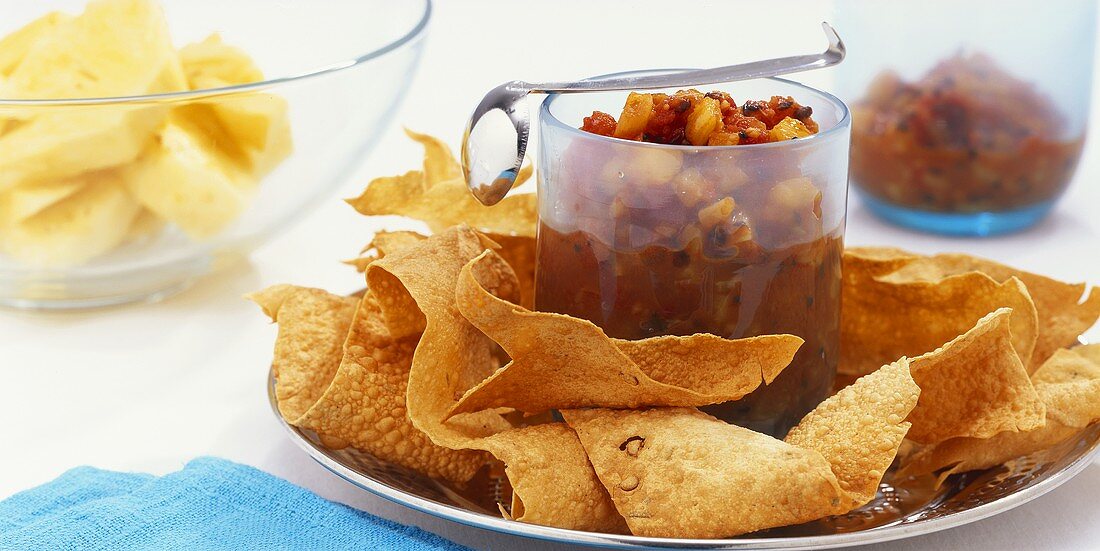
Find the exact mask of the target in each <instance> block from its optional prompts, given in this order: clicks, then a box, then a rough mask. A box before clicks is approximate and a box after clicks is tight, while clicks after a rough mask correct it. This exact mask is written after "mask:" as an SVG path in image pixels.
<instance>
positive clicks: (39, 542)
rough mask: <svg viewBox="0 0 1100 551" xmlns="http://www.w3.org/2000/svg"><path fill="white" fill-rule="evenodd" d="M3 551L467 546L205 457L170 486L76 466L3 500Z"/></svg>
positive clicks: (169, 480)
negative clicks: (55, 477) (36, 550)
mask: <svg viewBox="0 0 1100 551" xmlns="http://www.w3.org/2000/svg"><path fill="white" fill-rule="evenodd" d="M0 549H4V550H7V549H19V550H23V549H51V550H53V549H57V550H62V549H80V550H93V549H111V550H115V549H393V550H398V551H405V550H425V549H427V550H440V551H453V550H461V549H465V548H464V547H462V546H460V545H458V544H456V543H453V542H451V541H448V540H445V539H443V538H440V537H438V536H435V535H433V534H430V533H428V532H425V531H423V530H421V529H419V528H415V527H411V526H402V525H400V524H396V523H393V522H390V521H388V520H385V519H381V518H378V517H376V516H373V515H370V514H368V513H364V512H362V511H357V510H355V509H352V508H350V507H347V506H345V505H341V504H339V503H334V502H331V501H327V500H325V499H322V498H321V497H319V496H317V495H316V494H313V493H311V492H309V491H307V490H304V489H302V488H299V487H297V486H295V485H293V484H291V483H289V482H287V481H285V480H281V479H279V478H275V477H273V476H271V475H269V474H267V473H264V472H261V471H258V470H256V469H254V468H252V467H247V466H245V465H239V464H236V463H232V462H230V461H225V460H222V459H215V458H209V457H203V458H199V459H195V460H193V461H191V462H190V463H188V464H187V466H186V467H184V469H183V470H181V471H178V472H175V473H171V474H168V475H165V476H162V477H159V478H158V477H153V476H150V475H146V474H134V473H116V472H111V471H103V470H99V469H94V468H91V467H78V468H75V469H72V470H70V471H68V472H66V473H65V474H63V475H61V476H60V477H58V478H57V479H56V480H54V481H53V482H49V483H47V484H44V485H42V486H39V487H37V488H32V489H30V490H27V491H25V492H22V493H19V494H16V495H14V496H11V497H9V498H8V499H6V500H4V501H0Z"/></svg>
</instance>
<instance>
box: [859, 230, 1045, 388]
mask: <svg viewBox="0 0 1100 551" xmlns="http://www.w3.org/2000/svg"><path fill="white" fill-rule="evenodd" d="M898 254H900V253H898ZM908 262H912V259H910V258H908V257H900V259H899V257H897V256H894V257H891V259H889V260H880V259H873V258H870V257H868V256H860V255H858V254H852V253H849V252H845V255H844V270H843V272H842V273H843V275H842V278H843V283H842V284H843V289H842V293H843V297H844V307H843V308H841V313H840V363H839V366H838V371H839V372H840V373H843V374H847V375H862V374H866V373H869V372H871V371H874V370H875V369H878V367H879V366H881V365H884V364H887V363H890V362H892V361H894V360H896V359H898V358H900V357H902V356H908V357H915V356H919V355H921V354H924V353H927V352H931V351H933V350H935V349H937V348H939V347H940V346H941V345H942V344H943V343H945V342H948V341H951V340H952V339H954V338H955V337H957V336H959V335H961V334H963V333H965V332H966V331H968V330H969V329H970V328H972V327H974V324H975V323H977V322H978V320H979V319H981V318H982V317H984V316H985V315H986V314H988V313H990V312H992V311H994V310H996V309H998V308H1002V307H1007V308H1012V310H1013V312H1012V317H1011V321H1010V325H1011V331H1012V338H1013V340H1012V343H1013V348H1015V350H1016V353H1017V355H1019V356H1020V360H1021V362H1023V363H1024V365H1027V363H1028V361H1029V360H1030V358H1031V354H1032V350H1033V349H1034V347H1035V335H1036V333H1037V323H1038V321H1037V318H1036V314H1035V305H1034V304H1033V303H1032V302H1031V298H1030V297H1029V296H1028V293H1027V289H1026V288H1025V287H1024V285H1023V283H1021V282H1020V281H1019V280H1018V279H1015V278H1010V279H1009V280H1008V281H1005V282H1004V283H997V282H996V281H994V280H993V279H992V278H990V277H989V276H987V275H985V274H981V273H977V272H969V273H965V274H958V275H953V276H950V277H947V278H944V279H942V280H939V281H936V282H926V281H914V282H906V283H899V282H890V281H881V280H880V276H882V275H883V274H888V273H889V272H890V271H891V270H893V269H896V267H897V266H899V265H905V264H906V263H908Z"/></svg>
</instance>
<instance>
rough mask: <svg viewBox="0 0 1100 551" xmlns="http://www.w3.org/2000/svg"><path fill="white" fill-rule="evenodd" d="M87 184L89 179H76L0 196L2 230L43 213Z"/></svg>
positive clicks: (13, 191) (0, 223) (10, 191)
mask: <svg viewBox="0 0 1100 551" xmlns="http://www.w3.org/2000/svg"><path fill="white" fill-rule="evenodd" d="M87 182H88V178H87V177H76V178H72V179H69V180H61V181H59V182H50V183H47V184H39V185H33V186H19V187H16V188H12V189H10V190H8V191H7V192H5V193H3V194H0V228H3V227H7V226H10V225H12V224H15V223H18V222H21V221H23V220H26V219H27V218H30V217H32V216H34V215H36V214H38V213H39V212H42V211H43V210H45V209H46V208H48V207H50V206H51V205H53V204H55V203H57V202H59V201H61V200H63V199H65V198H66V197H69V196H71V195H73V194H75V193H76V192H78V191H80V190H81V189H83V188H84V185H85V184H86V183H87Z"/></svg>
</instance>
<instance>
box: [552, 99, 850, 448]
mask: <svg viewBox="0 0 1100 551" xmlns="http://www.w3.org/2000/svg"><path fill="white" fill-rule="evenodd" d="M700 90H701V91H703V92H706V91H709V90H724V91H727V92H729V93H730V94H731V95H732V96H733V98H734V99H735V100H736V101H738V104H740V102H742V101H743V100H746V99H763V100H767V99H768V98H770V97H771V96H773V95H779V96H792V97H793V98H794V99H795V100H796V101H798V102H799V103H802V104H803V105H809V106H810V107H812V108H813V117H814V120H816V121H817V122H818V124H819V125H820V131H819V133H818V134H817V135H814V136H812V137H810V138H804V139H799V140H791V141H786V142H776V143H768V144H758V145H742V146H708V147H694V146H672V145H658V144H651V143H643V142H632V141H626V140H618V139H614V138H608V137H604V136H599V135H596V134H591V133H587V132H584V131H582V130H580V129H579V127H580V125H581V123H582V119H583V117H585V116H588V115H590V114H591V113H592V111H593V110H600V111H604V112H609V113H618V112H619V110H620V109H621V107H622V105H623V103H624V101H625V99H626V96H627V92H603V93H586V94H574V95H551V96H550V97H549V98H547V100H546V101H545V102H544V103H543V106H542V109H541V111H540V121H539V161H538V167H539V171H538V193H539V217H540V226H539V234H538V255H537V259H538V262H537V270H536V289H535V306H536V309H538V310H543V311H551V312H558V313H564V314H569V315H572V316H576V317H579V318H584V319H588V320H590V321H592V322H593V323H595V324H596V325H598V326H600V327H601V328H603V329H604V331H605V332H606V333H607V334H608V335H609V336H611V337H615V338H622V339H639V338H646V337H652V336H658V335H669V334H672V335H690V334H694V333H712V334H716V335H719V336H722V337H728V338H740V337H749V336H755V335H762V334H776V333H791V334H795V335H798V336H800V337H802V338H803V339H805V341H806V343H805V344H804V345H803V346H802V348H801V349H800V350H799V352H798V353H797V355H796V357H795V359H794V361H793V362H792V364H791V365H790V366H789V367H787V369H786V370H784V371H783V372H782V373H781V374H780V375H779V377H778V378H777V379H776V380H775V381H774V382H773V383H772V384H770V385H768V386H766V387H762V388H761V389H759V390H757V391H756V392H754V393H753V394H752V395H751V396H749V397H747V398H746V399H744V400H741V401H738V402H735V403H729V404H720V405H718V406H712V407H711V408H710V410H709V411H710V412H711V413H713V414H715V415H717V416H719V417H721V418H723V419H726V420H728V421H731V422H736V423H738V424H740V425H743V426H746V427H749V428H752V429H754V430H759V431H762V432H766V433H770V434H773V435H777V436H782V435H783V434H784V433H786V431H787V430H788V429H789V428H790V427H791V426H793V425H794V424H795V423H797V422H798V420H800V419H801V418H802V416H803V415H805V414H806V413H807V412H808V411H809V410H810V409H812V408H813V407H814V406H815V405H817V404H818V403H819V402H820V401H821V400H823V399H824V398H825V397H827V396H828V395H829V392H830V390H831V388H832V384H833V379H834V378H835V373H836V362H837V358H838V356H837V349H838V344H839V343H838V341H839V316H840V259H841V251H842V243H843V235H844V218H845V202H846V199H847V184H848V140H849V126H850V125H849V121H850V117H849V115H848V110H847V108H846V107H845V106H844V104H843V103H842V102H841V101H840V100H838V99H837V98H835V97H833V96H831V95H829V94H827V93H824V92H821V91H818V90H814V89H812V88H808V87H805V86H803V85H800V84H797V83H794V82H790V81H786V80H780V79H763V80H756V81H747V82H737V83H727V84H720V85H716V86H710V87H700ZM655 92H664V93H672V92H675V90H656V91H655Z"/></svg>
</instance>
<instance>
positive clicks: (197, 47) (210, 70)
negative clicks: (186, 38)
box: [180, 33, 264, 90]
mask: <svg viewBox="0 0 1100 551" xmlns="http://www.w3.org/2000/svg"><path fill="white" fill-rule="evenodd" d="M180 62H181V63H182V64H183V71H184V74H186V75H187V80H188V82H190V83H191V88H192V89H194V90H200V89H203V88H218V87H220V86H224V84H212V83H210V82H207V79H217V80H218V81H221V82H223V83H229V84H247V83H250V82H259V81H261V80H263V79H264V74H263V72H262V71H260V68H259V67H257V66H256V64H255V63H254V62H253V61H252V58H251V57H249V56H248V54H247V53H245V52H244V50H242V49H240V48H236V47H233V46H230V45H228V44H226V43H224V42H222V37H221V35H219V34H218V33H214V34H212V35H210V36H208V37H206V39H205V40H203V41H202V42H195V43H193V44H188V45H186V46H184V47H183V48H181V49H180Z"/></svg>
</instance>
